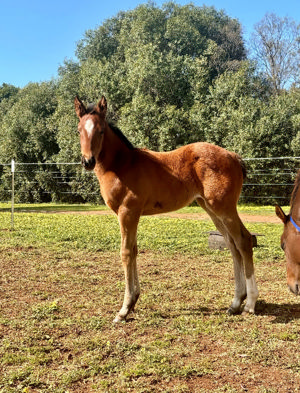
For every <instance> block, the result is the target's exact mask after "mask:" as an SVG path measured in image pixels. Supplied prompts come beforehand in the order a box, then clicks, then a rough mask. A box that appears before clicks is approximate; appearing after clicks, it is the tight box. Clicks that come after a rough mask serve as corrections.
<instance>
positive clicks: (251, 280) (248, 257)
mask: <svg viewBox="0 0 300 393" xmlns="http://www.w3.org/2000/svg"><path fill="white" fill-rule="evenodd" d="M222 222H223V224H224V226H225V227H226V229H227V231H228V233H229V235H230V236H231V237H232V239H233V241H234V244H235V247H236V248H237V250H238V252H239V253H240V255H241V258H242V260H243V263H244V269H245V276H246V289H247V301H246V305H245V307H244V311H243V312H247V313H252V314H254V310H255V303H256V300H257V298H258V290H257V286H256V280H255V274H254V265H253V250H252V236H251V234H250V232H249V231H248V230H247V229H246V228H245V226H244V224H243V223H242V221H241V219H240V217H239V216H238V213H237V211H236V209H235V211H233V212H232V213H231V214H230V215H226V217H222ZM234 300H235V299H234ZM236 306H237V303H234V302H233V304H232V306H231V309H232V311H233V312H235V310H237V309H236Z"/></svg>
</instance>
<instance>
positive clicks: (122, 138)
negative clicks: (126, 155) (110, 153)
mask: <svg viewBox="0 0 300 393" xmlns="http://www.w3.org/2000/svg"><path fill="white" fill-rule="evenodd" d="M108 125H109V127H110V128H111V130H112V131H113V132H114V133H115V134H116V135H117V137H118V138H120V139H121V141H122V142H124V143H125V145H126V146H127V147H128V149H130V150H133V149H135V147H134V146H133V144H132V143H131V142H130V141H129V140H128V139H127V138H126V136H125V135H124V134H123V132H122V131H121V130H120V129H119V128H118V127H117V126H115V125H114V124H112V123H111V122H109V123H108Z"/></svg>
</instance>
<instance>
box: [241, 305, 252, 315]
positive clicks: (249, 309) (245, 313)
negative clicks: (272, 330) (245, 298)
mask: <svg viewBox="0 0 300 393" xmlns="http://www.w3.org/2000/svg"><path fill="white" fill-rule="evenodd" d="M254 314H255V311H254V308H247V307H246V306H245V307H244V310H243V312H242V315H243V316H247V315H254Z"/></svg>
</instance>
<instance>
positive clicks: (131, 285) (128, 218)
mask: <svg viewBox="0 0 300 393" xmlns="http://www.w3.org/2000/svg"><path fill="white" fill-rule="evenodd" d="M118 217H119V224H120V230H121V260H122V264H123V268H124V274H125V295H124V301H123V306H122V308H121V310H120V311H119V313H118V314H117V316H116V318H115V319H114V322H120V321H123V320H125V319H126V317H127V315H128V314H129V313H130V311H133V310H134V306H135V304H136V302H137V300H138V298H139V295H140V285H139V279H138V273H137V266H136V257H137V241H136V233H137V225H138V221H139V215H138V214H133V213H132V212H129V211H128V210H124V211H121V212H120V213H119V215H118Z"/></svg>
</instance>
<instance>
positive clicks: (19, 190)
mask: <svg viewBox="0 0 300 393" xmlns="http://www.w3.org/2000/svg"><path fill="white" fill-rule="evenodd" d="M244 161H245V163H246V167H247V178H246V180H245V182H244V185H243V190H242V195H241V201H242V202H245V203H254V204H274V203H280V204H282V205H287V204H289V200H290V195H291V192H292V189H293V183H294V179H295V177H296V174H297V172H298V169H299V167H300V157H270V158H248V159H247V158H246V159H244ZM13 169H14V171H13V173H14V174H13V173H12V164H11V163H9V164H7V163H5V164H1V163H0V201H1V202H7V201H11V200H12V198H14V201H15V202H16V203H39V202H64V203H85V202H91V203H103V200H102V198H101V195H100V190H99V183H98V180H97V178H96V176H95V175H94V173H92V172H87V171H85V170H84V169H83V168H82V166H81V164H80V163H72V162H71V163H54V162H53V163H19V162H16V163H14V168H13ZM13 179H14V183H13V182H12V180H13ZM13 188H14V192H13Z"/></svg>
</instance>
